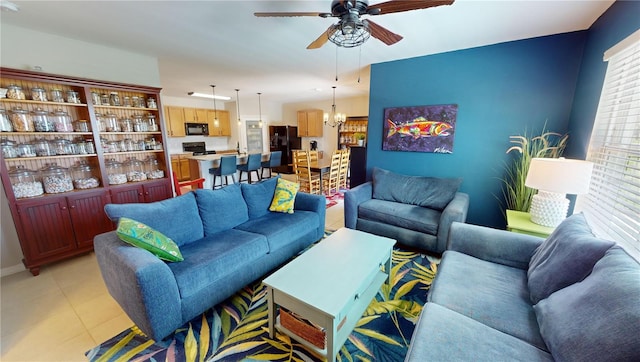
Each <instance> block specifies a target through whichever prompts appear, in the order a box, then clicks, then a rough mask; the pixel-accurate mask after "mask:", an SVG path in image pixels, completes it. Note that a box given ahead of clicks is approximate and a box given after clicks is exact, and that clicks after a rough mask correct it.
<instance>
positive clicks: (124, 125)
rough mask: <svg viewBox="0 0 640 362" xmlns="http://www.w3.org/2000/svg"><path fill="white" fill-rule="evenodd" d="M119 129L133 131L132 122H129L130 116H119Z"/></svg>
mask: <svg viewBox="0 0 640 362" xmlns="http://www.w3.org/2000/svg"><path fill="white" fill-rule="evenodd" d="M120 131H122V132H133V122H131V118H127V117H123V118H120Z"/></svg>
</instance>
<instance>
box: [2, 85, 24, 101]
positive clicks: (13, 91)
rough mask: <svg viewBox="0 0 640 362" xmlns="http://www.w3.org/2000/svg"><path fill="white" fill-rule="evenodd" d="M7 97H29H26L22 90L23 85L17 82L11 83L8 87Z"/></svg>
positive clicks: (19, 98)
mask: <svg viewBox="0 0 640 362" xmlns="http://www.w3.org/2000/svg"><path fill="white" fill-rule="evenodd" d="M7 98H9V99H18V100H24V99H27V97H25V95H24V92H23V91H22V87H20V86H18V85H15V84H9V86H8V87H7Z"/></svg>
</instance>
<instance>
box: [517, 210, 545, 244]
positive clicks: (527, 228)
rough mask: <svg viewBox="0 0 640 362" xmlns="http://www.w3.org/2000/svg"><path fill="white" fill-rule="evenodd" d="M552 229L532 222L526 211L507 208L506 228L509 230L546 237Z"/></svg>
mask: <svg viewBox="0 0 640 362" xmlns="http://www.w3.org/2000/svg"><path fill="white" fill-rule="evenodd" d="M554 229H555V228H554V227H547V226H542V225H538V224H536V223H534V222H532V221H531V216H530V215H529V213H528V212H524V211H515V210H507V230H509V231H511V232H514V233H520V234H529V235H534V236H539V237H541V238H546V237H547V236H549V235H551V233H552V232H553V230H554Z"/></svg>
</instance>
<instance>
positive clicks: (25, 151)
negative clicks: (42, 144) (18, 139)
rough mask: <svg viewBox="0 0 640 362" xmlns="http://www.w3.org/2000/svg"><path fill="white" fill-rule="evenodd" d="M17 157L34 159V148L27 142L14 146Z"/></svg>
mask: <svg viewBox="0 0 640 362" xmlns="http://www.w3.org/2000/svg"><path fill="white" fill-rule="evenodd" d="M16 149H17V150H18V157H36V147H35V146H34V145H33V144H32V143H29V142H25V143H20V144H19V145H17V146H16Z"/></svg>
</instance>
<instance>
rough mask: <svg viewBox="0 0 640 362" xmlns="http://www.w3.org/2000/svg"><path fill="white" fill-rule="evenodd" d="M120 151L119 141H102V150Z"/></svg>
mask: <svg viewBox="0 0 640 362" xmlns="http://www.w3.org/2000/svg"><path fill="white" fill-rule="evenodd" d="M120 151H121V149H120V142H119V141H107V142H106V143H104V152H107V153H115V152H120Z"/></svg>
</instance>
